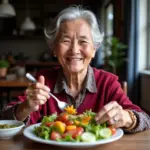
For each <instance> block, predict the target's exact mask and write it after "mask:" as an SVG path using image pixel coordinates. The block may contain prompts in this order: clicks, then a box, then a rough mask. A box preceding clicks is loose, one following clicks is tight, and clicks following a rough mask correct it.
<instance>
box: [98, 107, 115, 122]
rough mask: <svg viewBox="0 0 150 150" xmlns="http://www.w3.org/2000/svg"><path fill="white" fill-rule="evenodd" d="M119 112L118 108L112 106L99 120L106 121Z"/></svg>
mask: <svg viewBox="0 0 150 150" xmlns="http://www.w3.org/2000/svg"><path fill="white" fill-rule="evenodd" d="M116 114H117V109H114V108H112V109H111V110H110V111H108V112H106V113H105V114H104V115H103V116H102V117H101V118H100V119H99V120H98V121H97V122H99V123H100V124H101V123H104V122H106V121H108V120H111V119H112V118H113V117H114V116H116Z"/></svg>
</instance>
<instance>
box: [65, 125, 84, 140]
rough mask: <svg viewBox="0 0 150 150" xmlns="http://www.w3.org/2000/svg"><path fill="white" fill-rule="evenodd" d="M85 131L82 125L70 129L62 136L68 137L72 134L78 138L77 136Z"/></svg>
mask: <svg viewBox="0 0 150 150" xmlns="http://www.w3.org/2000/svg"><path fill="white" fill-rule="evenodd" d="M83 132H84V129H83V128H82V127H77V128H76V129H73V130H69V131H67V132H65V133H64V134H63V135H62V137H63V138H64V137H66V136H67V135H71V137H72V138H76V137H77V136H79V135H81V134H82V133H83Z"/></svg>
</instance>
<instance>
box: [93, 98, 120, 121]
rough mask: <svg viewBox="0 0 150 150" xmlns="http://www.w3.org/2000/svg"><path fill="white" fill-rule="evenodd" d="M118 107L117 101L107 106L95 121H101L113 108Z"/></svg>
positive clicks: (97, 115)
mask: <svg viewBox="0 0 150 150" xmlns="http://www.w3.org/2000/svg"><path fill="white" fill-rule="evenodd" d="M117 105H118V103H117V102H116V101H113V102H110V103H108V104H106V105H105V106H104V107H103V108H102V110H101V111H99V112H98V113H97V114H96V117H95V120H96V121H98V120H100V119H101V118H102V117H103V116H104V115H105V114H106V113H107V112H109V111H110V110H111V109H112V108H115V107H116V106H117Z"/></svg>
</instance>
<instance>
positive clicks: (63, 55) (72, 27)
mask: <svg viewBox="0 0 150 150" xmlns="http://www.w3.org/2000/svg"><path fill="white" fill-rule="evenodd" d="M54 54H55V55H56V57H57V58H58V61H59V62H60V64H61V65H62V67H63V69H64V70H65V71H68V72H70V73H79V72H82V71H86V70H87V67H88V65H89V63H90V62H91V59H92V58H93V57H94V56H95V48H94V43H93V40H92V34H91V28H90V26H89V25H88V23H87V22H86V21H84V20H83V19H76V20H73V21H65V22H63V23H61V25H60V30H59V32H58V34H57V37H56V41H55V46H54Z"/></svg>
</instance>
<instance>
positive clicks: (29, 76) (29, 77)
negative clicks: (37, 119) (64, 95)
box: [26, 73, 69, 111]
mask: <svg viewBox="0 0 150 150" xmlns="http://www.w3.org/2000/svg"><path fill="white" fill-rule="evenodd" d="M26 77H27V78H28V79H29V80H30V81H32V82H33V83H36V82H37V80H36V79H35V78H34V77H33V76H32V75H31V74H30V73H26ZM49 95H50V96H51V97H53V98H54V99H55V100H56V102H57V105H58V107H59V108H60V110H62V111H63V110H64V108H66V107H67V106H69V104H67V103H66V102H62V101H60V100H59V99H58V98H57V97H56V96H54V95H53V94H52V93H51V92H49Z"/></svg>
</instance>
